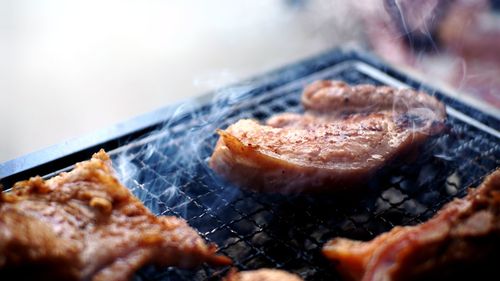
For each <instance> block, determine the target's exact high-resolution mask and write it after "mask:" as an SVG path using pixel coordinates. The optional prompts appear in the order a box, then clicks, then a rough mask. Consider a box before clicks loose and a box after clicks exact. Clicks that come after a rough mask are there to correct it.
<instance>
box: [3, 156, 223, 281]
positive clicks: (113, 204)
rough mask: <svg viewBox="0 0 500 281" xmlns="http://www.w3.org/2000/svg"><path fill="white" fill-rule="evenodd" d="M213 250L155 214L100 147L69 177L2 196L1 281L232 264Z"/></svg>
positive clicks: (106, 276) (121, 275) (35, 182)
mask: <svg viewBox="0 0 500 281" xmlns="http://www.w3.org/2000/svg"><path fill="white" fill-rule="evenodd" d="M216 250H217V248H216V246H215V245H207V244H205V242H204V240H203V239H202V238H201V237H200V236H199V235H198V234H197V233H196V231H195V230H194V229H192V228H191V227H189V226H188V225H187V223H186V222H185V221H184V220H182V219H180V218H176V217H166V216H160V217H156V216H154V215H153V214H152V213H151V212H150V211H149V210H148V209H147V208H146V207H144V205H143V204H142V203H141V202H140V201H139V200H138V199H137V198H136V197H135V196H133V195H132V194H131V192H130V191H129V190H128V189H127V188H125V187H124V186H122V185H121V184H120V183H119V182H118V180H117V179H116V177H115V176H114V174H113V171H112V167H111V161H110V159H109V157H108V155H107V154H106V153H105V152H104V151H103V150H101V151H100V152H99V153H96V154H94V156H93V157H92V159H91V160H89V161H85V162H82V163H78V164H76V168H75V169H74V170H73V171H71V172H68V173H62V174H60V175H59V176H56V177H53V178H51V179H49V180H47V181H44V180H43V179H41V178H40V177H35V178H31V179H30V180H28V181H23V182H18V183H16V184H15V185H14V187H13V189H12V191H9V192H5V193H0V276H2V277H1V279H2V280H10V279H12V280H93V281H98V280H108V281H109V280H127V279H129V278H130V277H131V276H132V274H133V273H134V271H136V270H137V269H138V268H140V267H141V266H143V265H145V264H147V263H152V264H155V265H159V266H179V267H184V268H190V267H194V266H197V265H199V264H201V263H203V262H208V263H210V264H213V265H227V264H230V260H229V259H228V258H226V257H223V256H218V255H216V254H215V252H216Z"/></svg>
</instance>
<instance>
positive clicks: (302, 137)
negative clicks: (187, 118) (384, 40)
mask: <svg viewBox="0 0 500 281" xmlns="http://www.w3.org/2000/svg"><path fill="white" fill-rule="evenodd" d="M302 104H303V106H304V108H305V113H304V114H296V113H283V114H278V115H275V116H272V117H271V118H270V119H268V120H267V122H266V123H265V124H261V123H260V122H258V121H256V120H251V119H243V120H240V121H238V122H236V123H235V124H232V125H230V126H229V127H228V128H226V129H225V130H219V131H218V133H219V135H220V138H219V140H218V142H217V144H216V147H215V149H214V152H213V154H212V157H211V159H210V167H211V168H212V169H213V170H215V171H216V172H217V173H218V174H220V175H222V176H223V177H224V178H226V179H228V180H229V181H231V182H233V183H235V184H237V185H240V186H242V187H246V188H250V189H252V190H256V191H266V192H280V193H289V192H302V191H307V192H316V191H325V190H328V191H332V190H333V191H335V190H339V189H348V188H352V187H354V186H360V185H363V184H364V183H366V182H367V181H368V180H369V179H370V176H372V175H373V174H374V173H375V172H376V171H377V170H379V169H380V168H381V167H383V166H384V165H385V164H387V163H388V162H389V161H391V160H393V159H395V158H396V157H398V156H402V155H405V154H408V153H410V152H414V151H415V150H416V149H417V148H418V147H419V146H420V145H421V144H422V143H423V142H424V141H425V140H427V139H428V138H429V136H432V135H435V134H437V133H439V132H441V131H442V129H443V128H444V122H445V118H446V113H445V108H444V105H443V104H442V103H440V102H439V101H438V100H437V99H436V98H434V97H432V96H429V95H427V94H425V93H423V92H417V91H414V90H411V89H395V88H391V87H385V86H382V87H376V86H372V85H358V86H349V85H347V84H345V83H343V82H338V81H317V82H315V83H313V84H311V85H309V86H308V87H306V88H305V90H304V93H303V95H302Z"/></svg>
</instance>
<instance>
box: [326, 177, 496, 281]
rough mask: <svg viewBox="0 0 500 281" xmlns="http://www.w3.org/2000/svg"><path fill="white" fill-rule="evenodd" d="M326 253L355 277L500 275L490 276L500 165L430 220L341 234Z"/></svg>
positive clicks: (357, 280) (378, 280) (371, 280)
mask: <svg viewBox="0 0 500 281" xmlns="http://www.w3.org/2000/svg"><path fill="white" fill-rule="evenodd" d="M323 253H324V255H325V256H326V257H327V258H328V259H330V260H331V261H332V262H334V264H335V266H336V267H337V269H338V271H339V272H340V273H341V274H342V275H343V276H344V277H345V279H346V280H351V281H397V280H457V277H458V280H496V279H495V278H493V279H491V278H492V276H491V275H490V276H489V277H487V276H488V274H490V273H491V272H494V273H495V274H497V272H496V269H497V268H496V265H497V264H498V260H499V258H500V169H499V170H497V171H495V172H494V173H492V174H491V175H489V176H488V177H486V179H485V180H484V182H483V183H482V184H481V185H480V186H479V187H478V188H476V189H470V190H469V192H468V194H467V196H466V197H465V198H463V199H455V200H454V201H452V202H450V203H448V204H447V205H445V206H444V207H443V208H442V209H441V210H440V211H439V212H438V213H437V214H436V215H435V216H434V217H433V218H432V219H430V220H428V221H427V222H425V223H422V224H420V225H416V226H407V227H395V228H393V229H392V230H391V231H389V232H387V233H384V234H381V235H379V236H378V237H376V238H375V239H373V240H371V241H369V242H361V241H353V240H349V239H344V238H336V239H333V240H331V241H330V242H328V243H327V244H326V245H325V246H324V248H323ZM495 261H496V262H495ZM492 264H494V265H493V266H492ZM450 276H452V277H453V279H452V278H450ZM465 276H467V277H465Z"/></svg>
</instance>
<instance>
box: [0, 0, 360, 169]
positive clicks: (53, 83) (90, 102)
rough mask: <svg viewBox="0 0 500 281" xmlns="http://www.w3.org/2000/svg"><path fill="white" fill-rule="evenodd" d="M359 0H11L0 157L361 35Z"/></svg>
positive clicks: (0, 26)
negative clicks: (355, 9) (354, 8)
mask: <svg viewBox="0 0 500 281" xmlns="http://www.w3.org/2000/svg"><path fill="white" fill-rule="evenodd" d="M348 2H349V1H338V0H309V1H300V0H298V1H297V0H296V1H293V0H289V1H284V0H280V1H270V0H245V1H230V0H212V1H187V0H176V1H173V0H157V1H139V0H119V1H118V0H116V1H112V0H100V1H95V0H92V1H89V0H85V1H82V0H78V1H77V0H72V1H67V0H45V1H41V0H32V1H29V0H26V1H25V0H0V120H1V121H0V122H1V123H0V132H1V134H2V137H1V138H0V162H2V161H5V160H8V159H12V158H15V157H17V156H20V155H22V154H25V153H29V152H31V151H34V150H38V149H41V148H44V147H46V146H49V145H52V144H56V143H59V142H61V141H63V140H66V139H69V138H73V137H78V136H81V135H83V134H87V133H91V132H92V131H96V130H98V129H101V128H105V127H108V126H110V125H112V124H114V123H117V122H120V121H124V120H126V119H128V118H131V117H133V116H135V115H138V114H141V113H145V112H148V111H151V110H153V109H155V108H158V107H161V106H164V105H168V104H169V103H173V102H175V101H178V100H181V99H183V98H187V97H190V96H195V95H198V94H201V93H204V92H207V91H209V90H211V89H214V88H217V87H221V86H223V85H226V84H229V83H234V82H237V81H238V80H241V79H244V78H247V77H251V76H252V75H255V74H259V73H261V72H264V71H267V70H271V69H273V68H276V67H280V66H283V65H286V64H288V63H291V62H294V61H296V60H299V59H302V58H305V57H308V56H311V55H314V54H317V53H319V52H321V51H324V50H327V49H329V48H332V47H334V46H335V45H337V44H340V43H342V44H344V43H349V42H353V41H359V40H360V38H361V27H360V24H359V22H358V19H357V17H356V14H355V13H352V12H351V10H350V6H349V5H348Z"/></svg>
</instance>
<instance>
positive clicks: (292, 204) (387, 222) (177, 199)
mask: <svg viewBox="0 0 500 281" xmlns="http://www.w3.org/2000/svg"><path fill="white" fill-rule="evenodd" d="M325 78H330V79H339V80H344V81H346V82H347V83H350V84H361V83H370V84H378V85H380V84H381V83H380V82H379V81H377V80H375V79H373V78H371V77H368V76H367V75H366V74H363V73H361V72H359V71H358V70H356V68H354V67H347V68H345V69H343V70H342V71H333V72H332V73H327V74H326V77H325ZM300 94H301V87H292V88H291V89H288V90H284V91H282V92H280V93H279V94H275V95H270V96H269V97H267V96H266V93H263V94H262V95H261V96H257V95H256V96H253V97H249V98H247V99H246V100H245V105H244V106H240V107H239V108H237V109H235V108H229V109H228V110H227V111H224V112H223V113H222V114H221V118H219V119H217V120H219V121H217V122H214V123H213V124H211V126H210V127H209V128H211V129H210V131H208V132H204V135H203V136H202V139H201V140H200V139H198V140H197V141H199V144H200V147H199V150H198V151H197V152H198V153H199V154H200V157H199V159H198V158H196V159H192V161H190V164H189V168H186V167H185V164H186V163H187V162H186V161H176V160H177V159H179V158H182V159H185V157H186V155H178V154H179V153H185V152H186V151H185V150H182V149H180V148H182V147H185V146H189V145H191V143H192V142H193V139H192V138H191V137H190V132H192V131H191V130H190V128H193V127H196V126H197V120H198V119H197V115H193V116H190V117H187V119H186V118H184V119H183V120H180V122H177V123H176V122H172V123H170V124H166V125H165V127H164V128H163V131H162V132H165V131H168V133H167V134H163V135H162V134H159V135H158V136H157V137H156V138H152V139H151V140H148V139H143V140H138V141H135V143H134V142H133V143H131V144H128V145H127V146H126V147H122V148H120V149H119V150H117V151H112V152H111V154H112V157H113V158H115V159H114V160H115V163H116V161H118V162H119V159H117V158H119V156H120V155H124V154H125V155H127V158H126V160H127V161H131V163H133V165H134V173H132V176H131V177H129V178H126V179H124V180H125V182H126V185H127V186H128V187H129V188H131V189H132V191H133V192H134V194H135V195H136V196H138V197H139V198H140V199H141V200H142V201H143V202H144V203H145V205H146V206H147V207H148V208H150V209H151V210H152V211H153V212H154V213H156V214H158V215H176V216H181V217H183V218H185V219H186V220H187V221H188V222H189V224H190V225H191V226H193V227H194V228H195V229H197V230H198V231H199V232H200V234H201V235H202V236H203V237H204V238H205V239H206V240H208V241H211V242H214V243H216V244H217V245H219V248H220V253H222V254H225V255H228V256H230V257H231V258H232V259H233V260H234V262H235V263H234V266H235V267H237V268H238V269H241V270H246V269H255V268H261V267H271V268H281V269H285V270H288V271H292V272H295V273H297V274H299V275H300V276H302V277H303V278H304V279H306V280H315V281H320V280H340V278H339V276H338V275H337V274H336V272H335V271H334V269H333V268H332V267H331V265H330V264H329V263H328V262H327V261H326V260H325V259H324V258H323V257H322V256H321V253H320V249H321V247H322V245H323V244H324V243H325V242H326V241H328V240H329V239H331V238H333V237H337V236H342V237H349V238H355V239H362V240H368V239H370V238H372V237H374V236H375V235H377V234H379V233H381V232H384V231H387V230H390V229H391V228H392V227H394V226H395V225H412V224H417V223H419V222H422V221H425V220H426V219H427V218H429V217H431V216H432V215H433V214H434V213H435V212H436V211H437V210H439V209H440V208H441V207H442V205H443V204H444V203H446V202H448V201H450V200H451V199H452V198H453V197H456V196H460V197H461V196H463V195H464V194H465V192H466V188H467V187H468V186H471V185H473V186H475V185H476V184H477V183H479V182H480V180H481V178H482V177H483V176H484V175H486V174H488V173H489V172H491V171H492V170H494V169H495V167H498V166H500V147H499V142H498V140H497V139H495V138H494V137H493V136H491V135H488V134H486V133H484V132H481V131H479V130H478V129H476V128H474V127H471V126H469V125H467V124H465V123H463V122H461V121H459V120H457V119H454V118H453V117H449V119H448V121H447V123H448V130H447V132H446V133H444V134H443V135H441V136H439V137H437V138H434V139H432V140H431V141H429V142H428V143H427V144H426V145H425V148H424V149H423V151H424V153H423V154H421V155H419V156H418V158H417V159H416V160H415V161H414V162H412V164H403V165H402V164H398V165H392V166H391V167H388V168H387V169H386V170H384V171H381V172H380V175H378V176H377V177H376V178H375V179H373V180H371V181H370V186H369V187H368V188H366V189H364V190H363V192H358V193H357V194H356V195H354V194H351V195H343V196H340V195H329V196H324V195H323V196H307V195H302V196H296V195H295V196H283V195H268V194H258V193H251V192H245V191H241V190H239V189H238V188H236V187H232V186H230V185H229V184H227V183H224V182H222V181H220V180H218V179H217V177H216V176H215V175H214V174H213V173H212V172H211V171H210V170H209V169H208V168H207V165H206V162H205V161H203V159H206V158H207V157H209V156H210V154H211V152H212V150H213V147H214V145H215V141H216V139H217V136H216V135H215V134H214V133H213V128H217V127H220V128H225V127H226V126H227V125H228V124H230V123H233V122H235V121H236V120H238V119H240V118H244V117H253V118H257V119H261V120H263V119H265V118H267V117H269V116H270V115H272V114H275V113H279V112H285V111H288V112H290V111H296V112H298V111H301V110H302V109H301V105H300ZM219 110H220V108H219ZM199 114H220V112H214V111H213V110H212V111H210V109H207V108H204V109H201V110H200V112H199ZM197 137H199V136H197ZM144 147H147V149H144ZM187 157H191V156H187ZM176 162H178V164H177V163H176ZM227 270H228V268H222V269H220V268H219V269H214V268H210V267H202V268H200V269H198V270H179V269H175V268H163V269H155V268H153V267H148V268H145V269H143V270H141V271H140V272H139V273H138V274H137V275H136V277H135V278H136V279H137V280H219V279H220V278H221V277H222V276H224V275H225V274H226V273H227Z"/></svg>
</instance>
